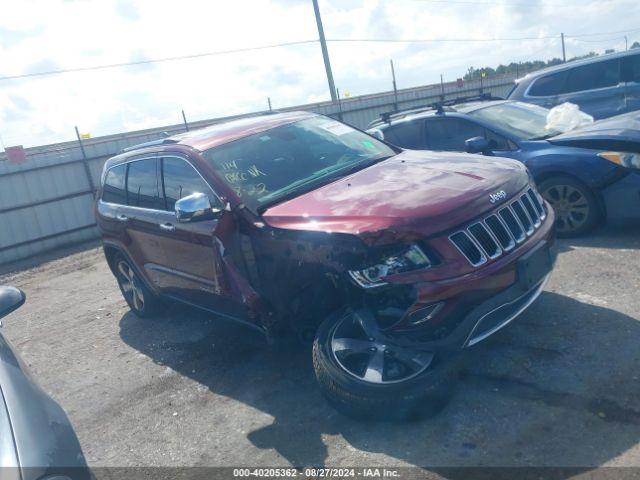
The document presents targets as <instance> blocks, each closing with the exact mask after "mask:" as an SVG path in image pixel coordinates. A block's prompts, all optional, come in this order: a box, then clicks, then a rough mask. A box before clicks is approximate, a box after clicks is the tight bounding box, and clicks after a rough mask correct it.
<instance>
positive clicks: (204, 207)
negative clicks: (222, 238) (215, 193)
mask: <svg viewBox="0 0 640 480" xmlns="http://www.w3.org/2000/svg"><path fill="white" fill-rule="evenodd" d="M175 211H176V218H177V219H178V222H181V223H186V222H200V221H203V220H212V219H214V218H216V217H217V216H218V215H219V214H220V212H221V211H222V209H220V208H213V207H212V206H211V201H210V200H209V196H208V195H206V194H204V193H200V192H196V193H192V194H191V195H187V196H186V197H183V198H181V199H180V200H178V201H177V202H176V205H175Z"/></svg>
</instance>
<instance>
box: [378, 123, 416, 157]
mask: <svg viewBox="0 0 640 480" xmlns="http://www.w3.org/2000/svg"><path fill="white" fill-rule="evenodd" d="M422 125H423V121H421V120H420V121H413V122H402V123H398V124H396V125H391V126H389V127H388V128H385V129H384V131H383V134H384V139H385V140H386V141H387V142H389V143H392V144H394V145H396V146H398V147H402V148H413V149H417V150H419V149H421V148H425V147H426V145H425V143H426V142H425V139H424V133H423V130H422Z"/></svg>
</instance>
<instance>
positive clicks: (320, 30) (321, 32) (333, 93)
mask: <svg viewBox="0 0 640 480" xmlns="http://www.w3.org/2000/svg"><path fill="white" fill-rule="evenodd" d="M311 1H312V2H313V10H314V12H315V14H316V24H317V25H318V36H319V37H320V48H321V49H322V58H323V59H324V69H325V70H326V71H327V82H328V83H329V92H330V93H331V101H332V102H336V101H337V97H336V86H335V84H334V83H333V73H331V63H329V51H328V50H327V41H326V40H325V39H324V29H323V28H322V19H321V18H320V8H319V7H318V0H311Z"/></svg>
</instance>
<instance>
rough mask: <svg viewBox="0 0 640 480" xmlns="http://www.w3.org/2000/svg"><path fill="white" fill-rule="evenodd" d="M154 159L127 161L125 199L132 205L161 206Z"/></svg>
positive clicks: (155, 207)
mask: <svg viewBox="0 0 640 480" xmlns="http://www.w3.org/2000/svg"><path fill="white" fill-rule="evenodd" d="M157 163H158V161H157V160H156V159H148V160H136V161H133V162H130V163H129V171H128V173H127V199H128V204H129V205H131V206H132V207H142V208H154V209H158V208H161V207H162V204H161V200H160V195H159V191H158V173H157Z"/></svg>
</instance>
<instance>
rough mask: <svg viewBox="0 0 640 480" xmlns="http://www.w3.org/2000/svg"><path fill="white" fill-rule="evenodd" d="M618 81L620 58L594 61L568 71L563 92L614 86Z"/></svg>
mask: <svg viewBox="0 0 640 480" xmlns="http://www.w3.org/2000/svg"><path fill="white" fill-rule="evenodd" d="M618 83H620V60H619V59H617V58H615V59H613V60H607V61H605V62H596V63H592V64H589V65H583V66H582V67H575V68H572V69H571V70H570V71H569V76H568V78H567V83H566V85H565V88H564V90H563V92H565V93H571V92H581V91H583V90H592V89H594V88H605V87H614V86H616V85H618Z"/></svg>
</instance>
